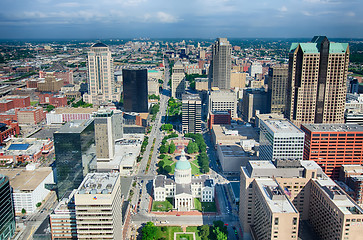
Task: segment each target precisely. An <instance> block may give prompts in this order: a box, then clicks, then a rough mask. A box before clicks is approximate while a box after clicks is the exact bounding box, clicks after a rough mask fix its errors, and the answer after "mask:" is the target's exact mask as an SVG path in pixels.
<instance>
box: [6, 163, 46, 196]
mask: <svg viewBox="0 0 363 240" xmlns="http://www.w3.org/2000/svg"><path fill="white" fill-rule="evenodd" d="M52 171H53V170H52V168H50V167H41V168H37V169H35V170H26V169H24V168H22V169H19V168H14V169H0V174H3V175H5V176H7V177H8V178H9V180H10V185H11V187H12V188H13V189H14V192H22V191H34V190H35V189H36V188H37V187H38V186H39V184H40V183H41V182H43V181H44V179H45V178H46V177H48V176H49V174H51V173H52Z"/></svg>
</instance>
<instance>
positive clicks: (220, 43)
mask: <svg viewBox="0 0 363 240" xmlns="http://www.w3.org/2000/svg"><path fill="white" fill-rule="evenodd" d="M211 66H212V71H210V73H211V87H218V88H219V89H230V88H231V69H232V45H231V44H230V43H229V42H228V41H227V38H217V40H216V42H215V43H214V45H213V46H212V63H211Z"/></svg>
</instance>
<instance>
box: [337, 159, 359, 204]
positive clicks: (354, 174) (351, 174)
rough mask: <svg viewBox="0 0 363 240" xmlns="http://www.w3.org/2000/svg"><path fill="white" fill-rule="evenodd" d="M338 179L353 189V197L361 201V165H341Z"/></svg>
mask: <svg viewBox="0 0 363 240" xmlns="http://www.w3.org/2000/svg"><path fill="white" fill-rule="evenodd" d="M339 180H340V181H342V182H345V184H347V186H348V187H349V188H351V189H352V190H353V191H354V196H352V197H353V199H354V200H355V201H356V202H357V203H359V204H362V203H363V166H362V165H343V166H342V167H341V168H340V176H339Z"/></svg>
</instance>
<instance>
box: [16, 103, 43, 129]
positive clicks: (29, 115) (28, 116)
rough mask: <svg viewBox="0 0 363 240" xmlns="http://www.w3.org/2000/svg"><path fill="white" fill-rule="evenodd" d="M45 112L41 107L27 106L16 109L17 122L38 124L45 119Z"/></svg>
mask: <svg viewBox="0 0 363 240" xmlns="http://www.w3.org/2000/svg"><path fill="white" fill-rule="evenodd" d="M45 114H46V113H45V112H44V110H43V108H42V107H27V108H20V109H18V110H17V119H16V120H17V121H18V122H19V124H35V125H36V124H38V123H40V122H42V121H43V120H44V119H45V116H46V115H45Z"/></svg>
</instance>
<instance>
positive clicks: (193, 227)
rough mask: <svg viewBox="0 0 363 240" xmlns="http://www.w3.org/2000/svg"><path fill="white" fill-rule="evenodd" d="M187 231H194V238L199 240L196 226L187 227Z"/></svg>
mask: <svg viewBox="0 0 363 240" xmlns="http://www.w3.org/2000/svg"><path fill="white" fill-rule="evenodd" d="M187 232H195V239H196V240H201V238H200V236H199V230H198V227H195V226H192V227H187Z"/></svg>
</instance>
